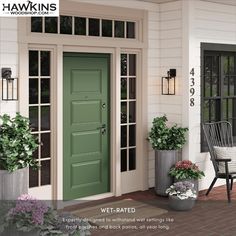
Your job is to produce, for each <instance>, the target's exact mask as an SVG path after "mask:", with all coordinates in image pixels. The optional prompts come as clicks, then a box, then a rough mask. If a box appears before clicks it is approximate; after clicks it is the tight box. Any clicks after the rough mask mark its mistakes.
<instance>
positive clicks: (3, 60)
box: [0, 17, 27, 116]
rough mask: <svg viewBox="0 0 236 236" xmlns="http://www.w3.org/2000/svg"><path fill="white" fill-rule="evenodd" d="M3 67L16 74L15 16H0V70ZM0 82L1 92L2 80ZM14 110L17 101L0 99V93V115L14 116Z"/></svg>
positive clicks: (0, 90)
mask: <svg viewBox="0 0 236 236" xmlns="http://www.w3.org/2000/svg"><path fill="white" fill-rule="evenodd" d="M3 67H10V68H11V69H12V77H16V76H18V42H17V18H12V17H11V18H8V17H0V71H1V69H2V68H3ZM0 82H1V83H0V93H2V81H0ZM25 89H27V88H25ZM16 111H18V102H16V101H11V102H6V101H2V95H0V115H2V114H4V113H8V114H10V115H11V116H14V115H15V112H16Z"/></svg>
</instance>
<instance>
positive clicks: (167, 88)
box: [162, 69, 176, 95]
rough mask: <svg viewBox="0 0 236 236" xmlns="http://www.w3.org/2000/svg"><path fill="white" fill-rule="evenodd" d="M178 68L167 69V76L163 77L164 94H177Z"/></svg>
mask: <svg viewBox="0 0 236 236" xmlns="http://www.w3.org/2000/svg"><path fill="white" fill-rule="evenodd" d="M175 77H176V69H170V70H169V71H167V76H166V77H162V95H175Z"/></svg>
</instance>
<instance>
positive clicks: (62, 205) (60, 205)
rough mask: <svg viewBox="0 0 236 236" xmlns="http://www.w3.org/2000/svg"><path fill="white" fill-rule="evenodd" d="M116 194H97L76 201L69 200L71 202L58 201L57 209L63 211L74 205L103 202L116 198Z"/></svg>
mask: <svg viewBox="0 0 236 236" xmlns="http://www.w3.org/2000/svg"><path fill="white" fill-rule="evenodd" d="M114 196H115V195H114V193H111V192H109V193H102V194H97V195H93V196H88V197H83V198H77V199H74V200H69V201H64V200H63V201H58V204H57V209H63V208H65V207H68V206H73V205H78V204H83V203H86V202H89V201H96V200H101V199H105V198H109V197H114Z"/></svg>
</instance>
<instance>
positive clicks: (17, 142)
mask: <svg viewBox="0 0 236 236" xmlns="http://www.w3.org/2000/svg"><path fill="white" fill-rule="evenodd" d="M37 147H38V144H37V140H36V139H35V137H34V136H33V135H32V134H31V129H30V126H29V119H28V118H25V117H23V116H21V115H20V114H19V113H17V114H16V116H15V117H14V118H10V116H9V115H7V114H4V115H3V116H0V169H2V170H7V171H9V172H13V171H15V170H18V169H21V168H25V167H33V168H37V167H38V164H37V161H36V160H35V159H34V158H33V152H34V151H35V150H36V149H37Z"/></svg>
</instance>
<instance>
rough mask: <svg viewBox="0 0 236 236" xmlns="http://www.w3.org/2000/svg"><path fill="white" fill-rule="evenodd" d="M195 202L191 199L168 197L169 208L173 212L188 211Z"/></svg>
mask: <svg viewBox="0 0 236 236" xmlns="http://www.w3.org/2000/svg"><path fill="white" fill-rule="evenodd" d="M195 202H196V200H195V199H193V198H189V199H184V200H181V199H179V198H178V197H176V196H169V206H170V208H172V209H173V210H175V211H189V210H191V209H192V208H193V207H194V205H195Z"/></svg>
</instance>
